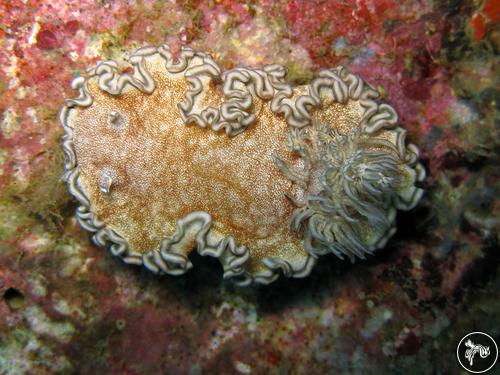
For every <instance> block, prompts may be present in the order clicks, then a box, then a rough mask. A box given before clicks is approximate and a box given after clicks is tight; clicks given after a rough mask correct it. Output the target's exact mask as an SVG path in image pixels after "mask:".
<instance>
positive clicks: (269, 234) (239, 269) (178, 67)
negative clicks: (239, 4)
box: [60, 45, 425, 285]
mask: <svg viewBox="0 0 500 375" xmlns="http://www.w3.org/2000/svg"><path fill="white" fill-rule="evenodd" d="M128 62H129V63H130V64H131V65H132V67H133V72H132V73H130V74H127V73H122V69H121V68H123V67H122V66H120V65H119V64H118V63H117V62H114V61H110V60H107V61H100V62H98V63H97V66H96V67H95V68H93V69H92V70H90V71H89V73H88V75H87V76H86V77H78V78H76V79H74V80H73V82H72V87H73V88H75V89H77V90H78V92H79V95H78V97H77V98H74V99H69V100H66V102H65V104H64V106H63V107H62V109H61V111H60V122H61V124H62V126H63V127H64V130H65V135H64V138H63V147H64V151H65V153H66V156H67V160H66V163H65V174H64V179H65V181H66V182H67V183H68V186H69V190H70V192H71V194H73V195H74V196H75V198H76V199H77V200H78V201H79V203H80V206H79V207H78V209H77V218H78V220H79V222H80V224H81V225H82V227H83V228H84V229H86V230H88V231H89V232H91V233H93V240H94V242H95V243H96V244H98V245H100V246H109V247H110V250H111V252H112V253H113V254H114V255H117V256H120V257H121V258H122V259H123V260H124V261H125V262H127V263H131V264H138V265H144V266H146V267H147V268H148V269H150V270H151V271H153V272H155V273H167V274H172V275H179V274H183V273H185V272H186V271H187V270H189V269H190V268H192V264H191V262H190V260H189V254H190V253H191V251H193V250H195V249H196V250H197V251H198V252H199V253H200V254H201V255H209V256H212V257H216V258H218V259H219V261H220V262H221V264H222V266H223V268H224V278H226V279H234V281H235V282H236V283H238V284H241V285H248V284H251V283H262V284H268V283H270V282H272V281H274V280H276V278H277V277H278V276H279V274H280V272H281V273H283V274H284V275H285V276H288V277H304V276H307V275H308V274H309V273H310V271H311V269H312V267H313V265H314V264H315V262H316V260H317V259H318V258H319V256H320V255H323V254H326V253H330V252H332V253H334V254H335V255H337V256H339V257H341V258H342V257H344V256H346V257H348V258H350V259H351V260H354V259H355V258H356V257H359V258H364V256H365V255H366V254H370V253H372V252H373V251H374V250H376V249H378V248H381V247H383V246H385V244H386V242H387V240H388V239H389V238H390V237H391V236H392V235H393V234H394V232H395V230H396V228H395V217H396V210H397V209H401V210H408V209H411V208H412V207H414V206H415V205H416V204H417V202H418V201H419V199H420V197H421V196H422V189H420V188H418V187H417V186H415V183H416V182H418V181H422V180H423V179H424V177H425V172H424V169H423V168H422V166H421V165H420V164H419V163H418V150H417V148H416V147H415V146H414V145H408V146H406V145H405V135H406V131H405V130H403V129H401V128H400V127H398V126H397V115H396V113H395V111H394V109H393V108H392V107H390V106H389V105H387V104H380V103H378V102H377V101H376V99H377V97H378V93H377V92H376V91H375V90H374V89H373V88H371V87H370V86H369V85H367V84H366V83H365V82H364V81H363V80H362V79H361V78H359V77H357V76H356V75H354V74H351V73H348V72H347V71H346V70H345V69H344V68H342V67H339V68H335V69H326V70H322V71H321V72H320V73H319V75H318V77H317V78H315V79H313V80H312V82H311V83H310V84H309V85H304V86H297V87H292V86H290V85H289V84H288V83H287V82H286V69H285V68H284V67H282V66H280V65H276V64H273V65H267V66H265V67H263V68H262V69H248V68H236V69H231V70H229V71H226V72H222V71H221V69H220V68H219V67H218V66H217V64H216V63H215V62H214V61H213V59H212V58H211V57H210V56H209V55H206V54H203V53H199V52H195V51H193V50H192V49H189V48H184V49H182V50H181V52H180V54H179V57H178V58H174V56H173V54H172V52H171V51H170V49H169V47H168V46H167V45H162V46H160V47H158V48H156V47H146V48H142V49H139V50H138V51H136V52H135V53H134V54H133V55H132V56H131V57H130V58H129V59H128Z"/></svg>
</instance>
